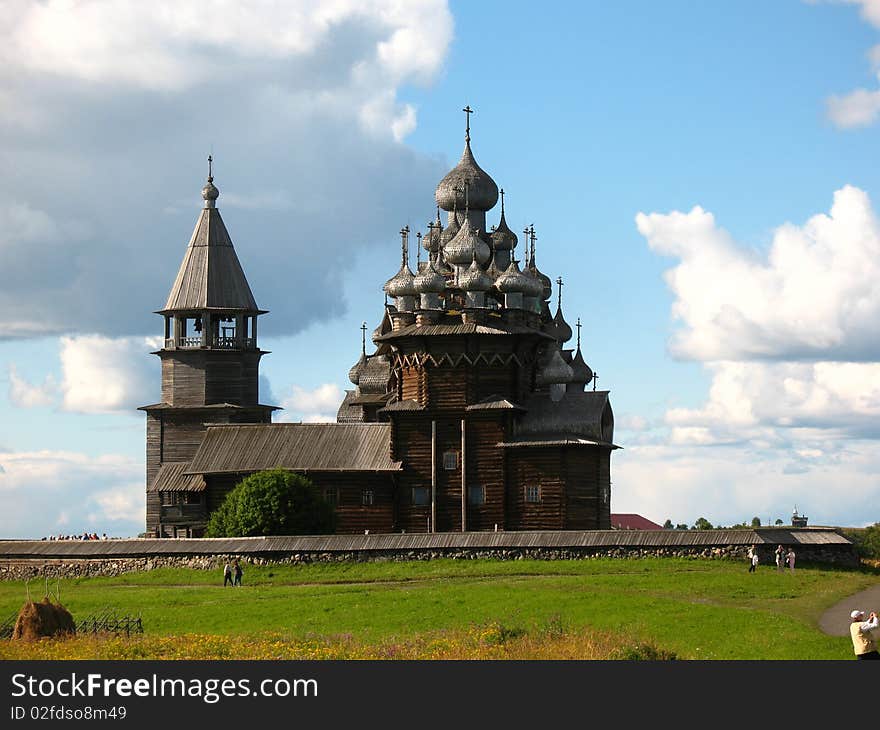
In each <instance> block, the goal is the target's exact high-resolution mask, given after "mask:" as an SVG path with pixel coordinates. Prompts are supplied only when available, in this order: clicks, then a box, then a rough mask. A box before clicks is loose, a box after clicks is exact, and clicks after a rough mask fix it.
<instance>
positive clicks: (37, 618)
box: [12, 596, 76, 641]
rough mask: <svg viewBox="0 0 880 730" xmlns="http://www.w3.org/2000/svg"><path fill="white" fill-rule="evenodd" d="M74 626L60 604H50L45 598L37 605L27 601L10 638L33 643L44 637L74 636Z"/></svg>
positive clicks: (66, 611) (67, 612)
mask: <svg viewBox="0 0 880 730" xmlns="http://www.w3.org/2000/svg"><path fill="white" fill-rule="evenodd" d="M75 633H76V624H75V623H74V622H73V616H71V615H70V611H68V610H67V609H66V608H64V606H62V605H61V604H60V603H52V601H51V600H49V596H46V597H45V598H44V599H43V600H42V601H40V602H39V603H34V602H33V601H27V602H26V603H25V604H24V605H23V606H22V607H21V611H19V612H18V619H17V620H16V622H15V628H14V629H13V630H12V638H13V639H18V640H21V641H34V640H36V639H42V638H43V637H44V636H58V635H59V634H75Z"/></svg>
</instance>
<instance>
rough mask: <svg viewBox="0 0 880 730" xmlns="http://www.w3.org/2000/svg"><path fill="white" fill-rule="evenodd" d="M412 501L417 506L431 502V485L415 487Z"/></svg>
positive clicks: (423, 505)
mask: <svg viewBox="0 0 880 730" xmlns="http://www.w3.org/2000/svg"><path fill="white" fill-rule="evenodd" d="M412 503H413V504H414V505H415V506H416V507H425V506H427V505H429V504H431V490H430V488H429V487H413V490H412Z"/></svg>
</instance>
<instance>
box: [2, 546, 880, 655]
mask: <svg viewBox="0 0 880 730" xmlns="http://www.w3.org/2000/svg"><path fill="white" fill-rule="evenodd" d="M878 581H880V572H878V571H869V570H860V571H856V570H834V569H829V568H827V567H815V566H804V567H803V568H801V567H798V570H797V572H796V573H795V574H794V575H790V574H788V573H783V574H779V573H777V572H776V571H775V570H774V569H771V568H769V567H765V568H763V569H761V568H759V569H758V572H757V573H754V574H749V573H748V572H747V570H746V566H745V564H744V563H740V562H731V561H707V560H674V559H642V560H612V559H598V560H580V561H530V560H518V561H488V560H468V561H453V560H436V561H419V562H411V563H343V564H315V565H307V566H251V565H245V573H244V583H245V585H244V586H243V587H242V588H235V589H233V588H223V587H222V576H221V575H220V571H210V572H208V571H197V570H183V569H159V570H154V571H149V572H143V573H132V574H127V575H124V576H121V577H118V578H90V579H79V580H68V581H62V583H61V598H62V603H64V605H65V606H66V607H67V608H68V609H69V610H70V611H71V612H72V613H73V615H74V617H75V618H77V617H82V616H84V615H87V614H90V613H93V612H95V611H98V610H100V609H102V608H104V607H107V606H110V607H113V608H114V609H116V610H117V611H118V612H119V613H132V614H138V613H139V614H140V615H141V616H142V617H143V620H144V625H145V630H146V632H147V633H148V634H154V635H166V636H168V635H178V634H187V633H198V634H220V635H250V634H259V633H261V632H277V633H280V634H282V635H284V636H288V637H295V638H309V637H336V636H347V635H350V636H351V637H353V638H354V639H356V640H357V641H361V642H367V643H370V642H381V641H387V640H389V639H392V640H393V639H398V640H405V639H406V638H407V637H410V636H413V635H418V634H425V633H432V632H441V631H444V630H450V631H456V630H462V629H468V628H469V627H474V626H481V625H485V624H488V623H490V622H497V623H500V624H502V625H503V626H506V627H509V628H516V629H524V630H525V631H527V632H528V631H537V630H538V627H540V626H546V625H547V624H548V623H552V622H561V623H562V624H563V625H565V626H566V627H569V628H570V629H572V630H579V629H582V628H589V629H597V630H600V631H611V632H615V633H619V634H621V635H622V636H625V637H627V638H631V639H633V640H637V641H646V642H650V643H651V644H653V645H654V646H656V647H658V648H660V649H664V650H668V651H672V652H674V653H675V654H677V655H678V656H679V657H681V658H688V659H691V658H693V659H850V658H852V648H851V646H850V641H849V639H848V638H846V637H843V638H835V637H828V636H825V635H824V634H822V633H821V632H820V631H819V629H818V627H817V621H818V619H819V616H820V615H821V614H822V613H823V611H824V610H825V609H827V608H828V607H830V606H831V605H833V604H834V603H836V602H837V601H839V600H840V599H842V598H844V597H845V596H847V595H850V594H852V593H856V592H858V591H860V590H863V589H865V588H867V587H868V586H871V585H875V584H876V583H877V582H878ZM52 588H53V590H54V585H52ZM31 593H32V595H33V596H36V597H37V598H39V597H41V596H42V593H43V584H42V582H41V581H39V580H36V581H33V582H32V584H31ZM24 597H25V591H24V584H23V583H21V582H8V583H0V617H3V618H5V617H6V616H7V615H9V614H11V613H13V612H15V611H17V610H18V608H20V606H21V604H22V602H23V600H24Z"/></svg>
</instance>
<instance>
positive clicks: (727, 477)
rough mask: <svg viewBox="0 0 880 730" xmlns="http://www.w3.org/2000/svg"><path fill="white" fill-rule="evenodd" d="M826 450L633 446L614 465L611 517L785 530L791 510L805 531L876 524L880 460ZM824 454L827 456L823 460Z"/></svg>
mask: <svg viewBox="0 0 880 730" xmlns="http://www.w3.org/2000/svg"><path fill="white" fill-rule="evenodd" d="M839 448H840V447H839V445H836V446H834V447H830V446H829V445H828V443H827V441H826V442H825V448H824V449H816V451H819V452H820V454H819V455H811V453H810V452H809V451H808V452H807V453H805V454H803V455H797V454H794V455H793V454H792V453H789V452H788V451H786V450H774V451H760V450H757V449H752V448H730V447H727V446H707V447H705V448H700V449H696V448H694V447H693V446H692V445H690V444H682V445H677V444H662V445H654V446H634V447H632V448H630V449H628V450H627V452H626V453H625V454H623V455H622V456H619V457H618V458H616V459H615V461H614V472H613V479H614V488H613V490H612V505H611V508H612V510H613V511H614V512H636V513H639V514H643V515H645V516H646V517H649V518H650V519H652V520H654V521H655V522H658V523H661V524H662V523H663V521H664V520H666V519H667V518H669V519H671V520H672V522H673V523H676V524H677V523H679V522H686V523H688V524H693V523H694V520H696V519H697V518H698V517H705V518H706V519H708V520H709V521H710V522H711V523H713V524H723V525H732V524H736V523H739V522H746V523H748V522H749V521H750V520H751V518H752V517H753V516H756V515H757V516H758V517H760V518H761V520H762V521H763V522H764V523H765V524H766V523H767V521H768V520H769V521H771V522H772V521H775V520H776V519H782V520H783V521H784V522H785V523H786V524H789V519H790V516H791V513H792V511H793V509H794V507H795V505H797V507H798V510H799V512H800V513H801V514H805V515H807V516H808V517H809V518H810V524H817V525H843V526H864V525H868V524H873V523H874V522H876V521H877V520H878V519H880V516H878V514H877V505H878V504H880V481H878V479H877V477H876V475H877V473H878V469H880V454H878V450H877V448H876V443H875V442H871V441H851V442H848V443H847V445H846V448H845V450H843V451H842V452H838V455H839V457H842V458H835V456H834V450H835V449H839ZM829 452H830V453H829Z"/></svg>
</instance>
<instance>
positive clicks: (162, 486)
mask: <svg viewBox="0 0 880 730" xmlns="http://www.w3.org/2000/svg"><path fill="white" fill-rule="evenodd" d="M188 470H189V462H188V461H169V462H166V463H164V464H162V466H160V467H159V471H158V473H157V474H156V477H155V478H154V479H153V481H152V483H151V484H150V485H149V486H148V487H147V491H148V492H204V491H205V486H206V485H205V479H204V477H202V475H201V474H188V473H187V471H188Z"/></svg>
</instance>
